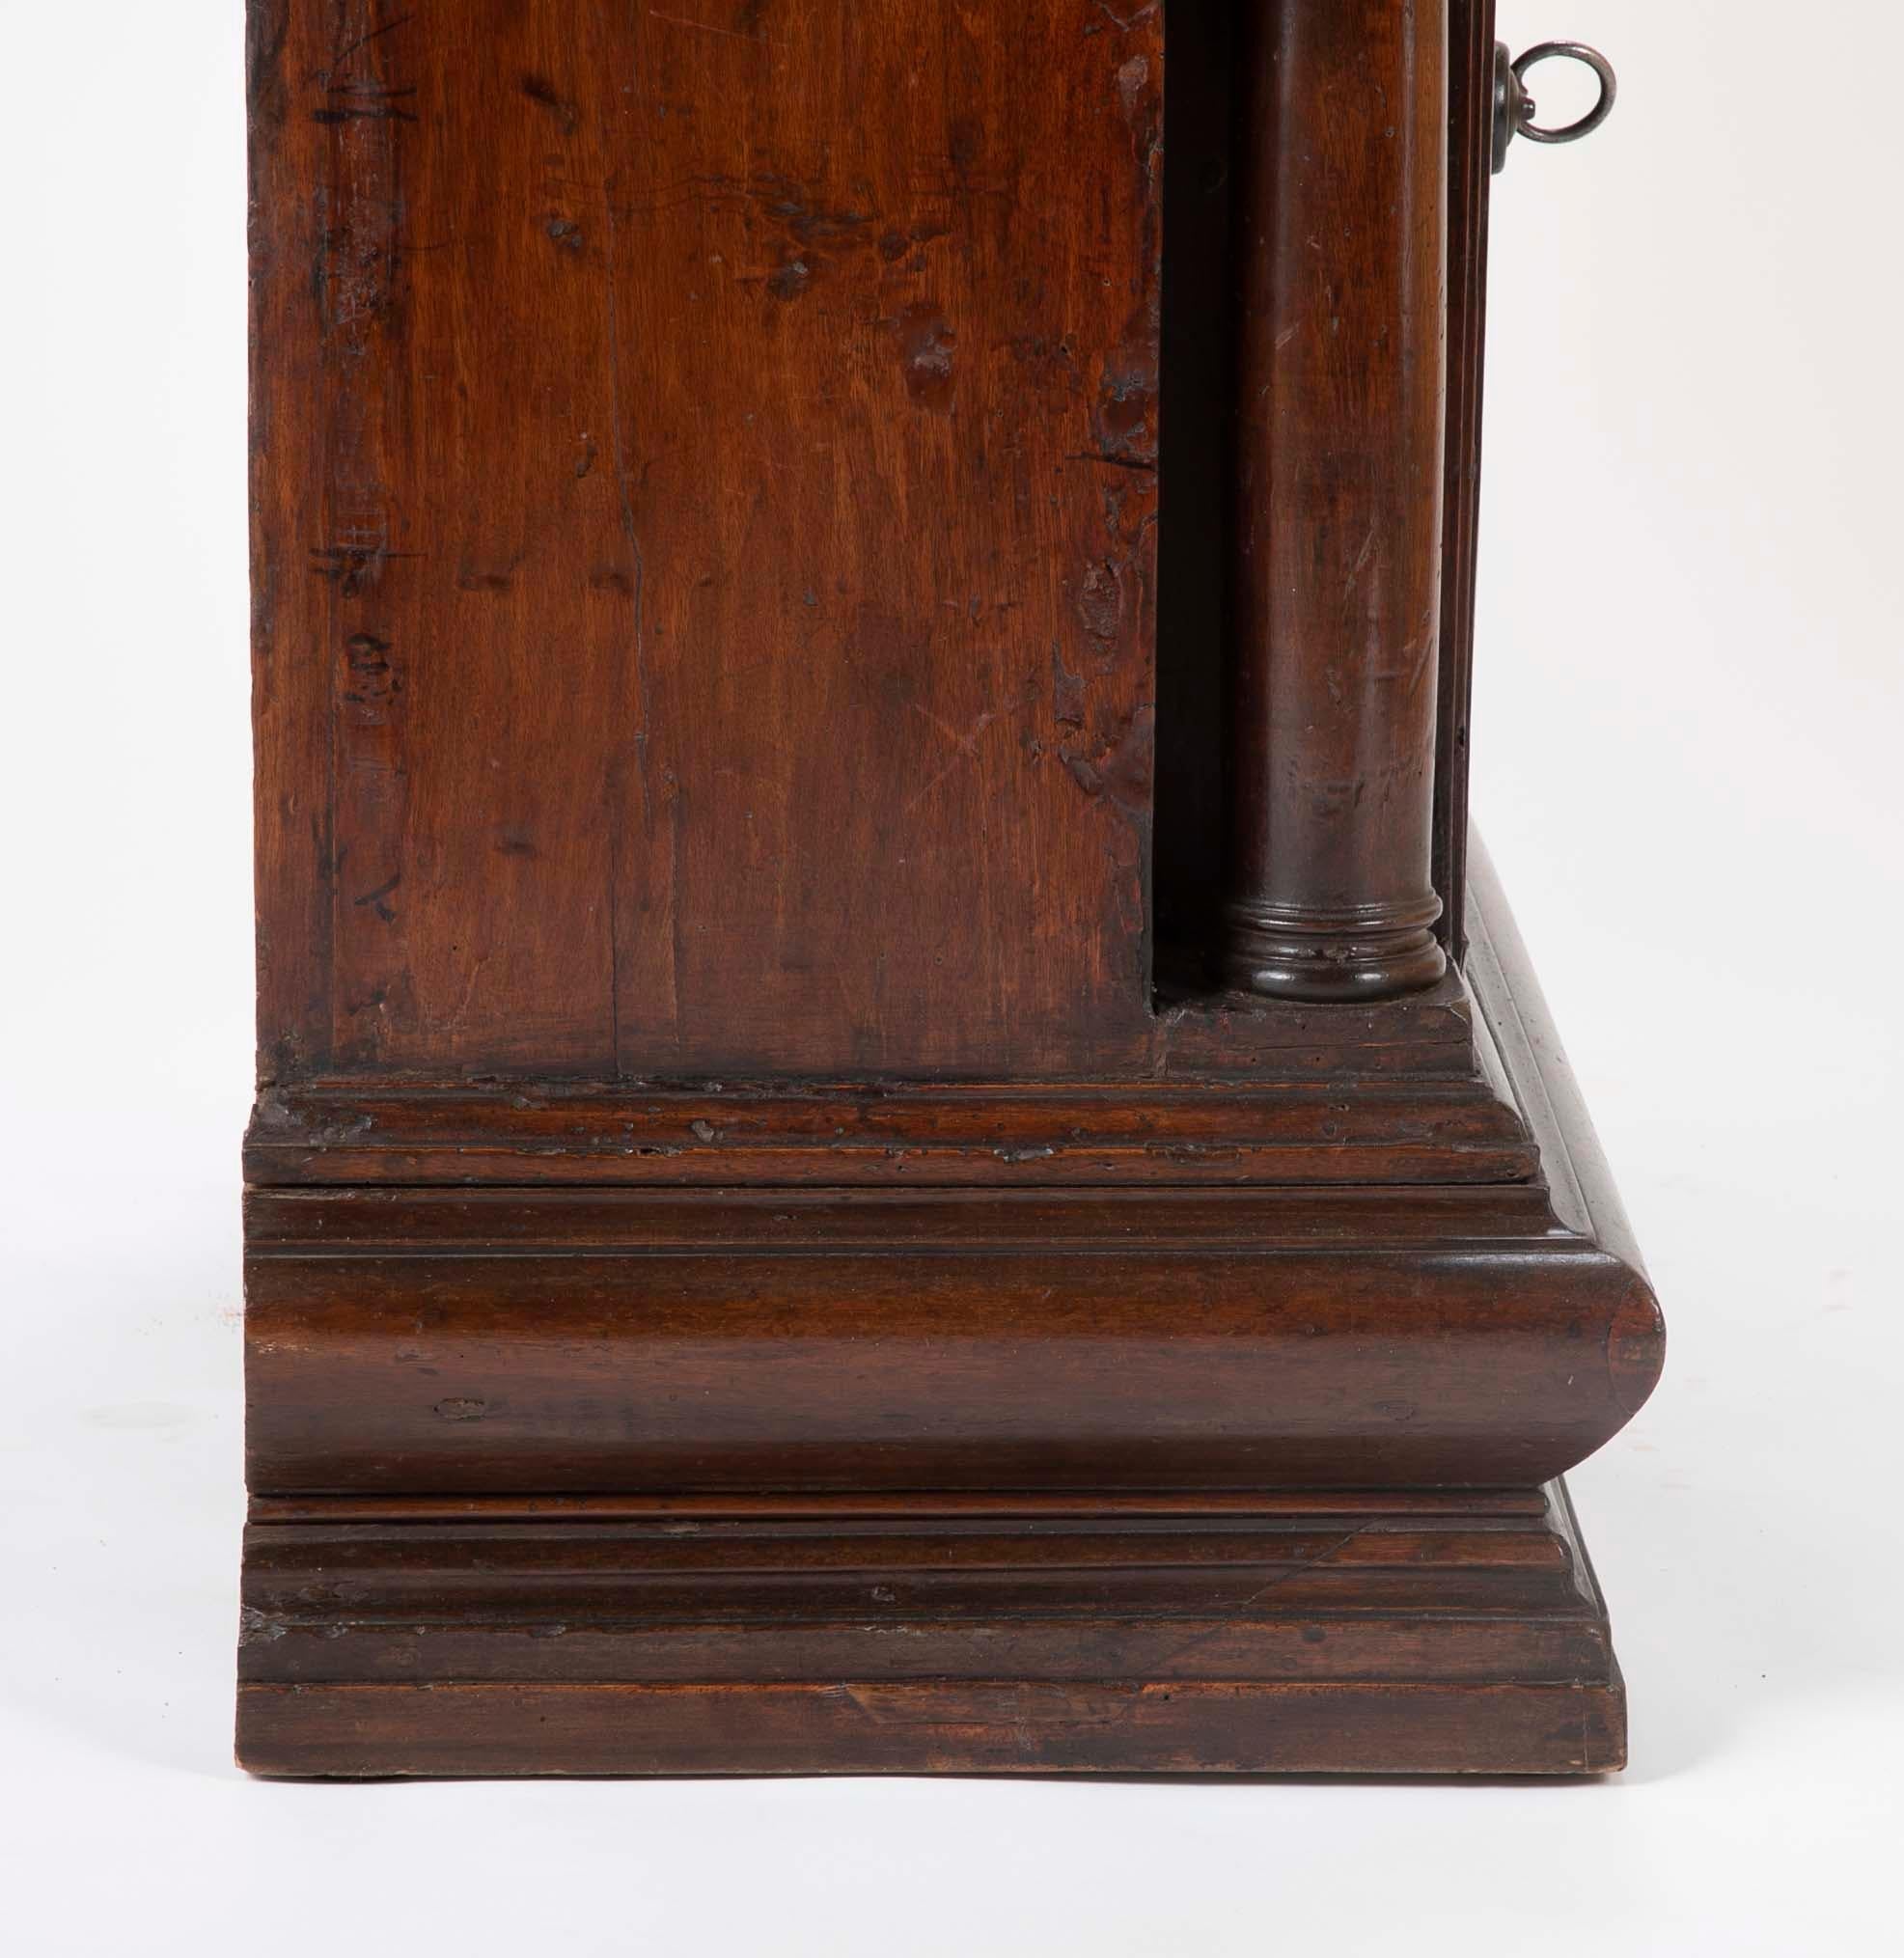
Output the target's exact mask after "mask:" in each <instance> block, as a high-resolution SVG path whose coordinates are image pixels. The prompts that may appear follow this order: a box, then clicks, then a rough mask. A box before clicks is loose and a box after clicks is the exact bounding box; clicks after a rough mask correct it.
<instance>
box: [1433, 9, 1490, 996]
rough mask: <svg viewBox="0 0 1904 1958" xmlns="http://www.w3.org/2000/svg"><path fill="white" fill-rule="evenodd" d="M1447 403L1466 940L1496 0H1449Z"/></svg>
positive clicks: (1462, 930) (1459, 927)
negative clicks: (1470, 722) (1470, 715)
mask: <svg viewBox="0 0 1904 1958" xmlns="http://www.w3.org/2000/svg"><path fill="white" fill-rule="evenodd" d="M1448 18H1449V30H1448V31H1449V75H1448V85H1449V117H1448V128H1449V159H1448V222H1449V281H1448V402H1447V424H1448V426H1447V443H1446V447H1447V459H1446V463H1445V477H1444V482H1443V488H1442V553H1441V566H1442V569H1441V659H1440V663H1439V664H1440V696H1441V697H1440V701H1439V703H1438V704H1437V709H1436V717H1435V826H1434V878H1435V889H1436V891H1437V892H1439V893H1440V894H1441V899H1442V915H1441V920H1440V923H1439V924H1438V926H1437V929H1438V930H1439V932H1440V934H1441V940H1442V943H1443V945H1445V946H1446V947H1448V948H1449V952H1450V954H1451V955H1452V956H1453V957H1454V958H1455V959H1456V960H1459V959H1460V958H1461V957H1462V956H1463V955H1464V954H1465V952H1466V951H1467V949H1468V931H1467V891H1468V709H1469V701H1470V698H1471V695H1472V692H1473V686H1474V665H1475V568H1476V562H1477V559H1478V538H1479V525H1480V502H1481V393H1482V388H1481V379H1482V366H1483V354H1484V343H1485V339H1486V331H1487V219H1488V193H1489V186H1490V185H1491V184H1492V182H1493V180H1494V179H1493V170H1494V31H1495V30H1494V0H1449V10H1448Z"/></svg>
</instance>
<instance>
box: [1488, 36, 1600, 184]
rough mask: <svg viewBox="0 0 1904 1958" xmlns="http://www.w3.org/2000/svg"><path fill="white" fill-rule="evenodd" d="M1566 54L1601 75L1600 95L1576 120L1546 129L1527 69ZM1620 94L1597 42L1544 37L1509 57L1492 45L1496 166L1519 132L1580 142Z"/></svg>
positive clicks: (1539, 140)
mask: <svg viewBox="0 0 1904 1958" xmlns="http://www.w3.org/2000/svg"><path fill="white" fill-rule="evenodd" d="M1560 57H1564V58H1565V59H1566V60H1568V61H1577V62H1580V63H1582V64H1583V65H1584V66H1586V67H1587V68H1590V69H1592V70H1593V72H1594V73H1595V74H1596V75H1597V76H1599V78H1600V96H1599V99H1598V100H1597V101H1596V102H1595V103H1594V104H1593V106H1592V107H1591V108H1590V109H1588V110H1587V113H1586V115H1584V116H1582V117H1581V118H1580V120H1579V121H1578V122H1575V123H1569V124H1566V125H1565V127H1564V128H1559V129H1543V128H1541V127H1540V126H1539V125H1538V124H1536V123H1535V122H1534V120H1533V119H1534V117H1535V115H1536V114H1538V113H1539V111H1538V105H1537V104H1536V103H1535V101H1534V99H1533V97H1531V95H1529V94H1528V92H1527V74H1528V70H1529V69H1531V68H1532V67H1533V66H1534V65H1535V64H1536V63H1537V62H1543V61H1553V60H1555V59H1557V58H1560ZM1618 93H1619V78H1618V77H1617V76H1616V75H1615V74H1614V65H1613V63H1612V62H1610V61H1609V60H1608V59H1607V57H1606V56H1605V55H1604V54H1602V53H1601V52H1600V50H1599V49H1598V48H1597V47H1588V46H1587V43H1586V42H1585V41H1542V42H1540V44H1539V45H1538V46H1537V47H1531V48H1529V49H1528V51H1527V52H1526V53H1525V54H1524V55H1522V56H1521V57H1520V58H1519V59H1518V60H1512V61H1510V60H1509V59H1508V55H1507V49H1506V47H1505V46H1504V44H1501V43H1497V44H1496V46H1495V50H1494V167H1495V169H1496V170H1497V171H1499V170H1500V169H1501V168H1502V166H1503V165H1504V164H1505V162H1506V161H1507V146H1508V145H1509V144H1510V143H1511V142H1512V141H1513V140H1514V138H1515V137H1516V136H1525V137H1526V138H1527V139H1528V141H1529V142H1530V143H1578V142H1579V141H1580V139H1581V138H1582V137H1583V136H1590V135H1591V134H1592V133H1593V131H1594V130H1595V129H1597V128H1598V127H1599V126H1600V124H1602V123H1604V122H1605V121H1606V120H1607V118H1608V117H1609V116H1610V115H1612V114H1613V110H1614V97H1615V96H1617V95H1618Z"/></svg>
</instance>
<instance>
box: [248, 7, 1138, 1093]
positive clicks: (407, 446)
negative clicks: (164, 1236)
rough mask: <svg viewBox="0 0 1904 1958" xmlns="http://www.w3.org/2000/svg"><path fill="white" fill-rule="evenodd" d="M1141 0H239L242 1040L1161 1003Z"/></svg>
mask: <svg viewBox="0 0 1904 1958" xmlns="http://www.w3.org/2000/svg"><path fill="white" fill-rule="evenodd" d="M1125 17H1126V16H1123V14H1122V13H1121V10H1106V9H1104V8H1101V7H1098V6H1096V5H1094V4H1093V0H1049V4H1041V5H1039V6H1037V7H1033V8H1021V7H1015V6H1005V5H1003V4H986V5H980V6H977V7H974V6H970V5H953V4H952V0H907V4H905V5H902V6H890V7H876V8H864V7H849V6H845V5H829V6H821V7H818V8H813V7H806V8H801V9H790V8H783V7H781V6H780V5H779V4H777V0H766V4H764V5H760V6H749V7H745V8H741V9H738V10H736V9H734V8H732V7H726V8H722V7H714V8H712V9H709V8H708V7H706V6H704V5H695V4H689V5H679V6H675V7H672V8H667V9H662V8H658V7H653V6H649V5H648V4H647V0H633V4H626V5H624V4H614V5H610V4H607V0H561V4H555V0H538V4H534V5H524V4H522V0H417V4H415V5H413V6H407V7H404V8H395V7H392V6H388V5H379V4H377V0H255V4H254V6H253V10H252V54H253V59H252V90H253V99H254V103H255V116H254V173H255V176H254V212H255V215H254V242H255V254H256V256H255V274H256V276H255V282H254V293H255V302H254V303H255V317H254V328H255V343H254V344H255V346H256V348H257V349H258V354H257V367H256V392H255V418H254V425H253V426H254V456H255V462H254V478H253V481H254V495H255V504H256V510H257V517H256V525H255V538H254V562H255V565H256V577H257V593H258V606H257V658H258V723H257V725H258V744H259V754H260V759H261V769H262V780H263V782H264V784H265V789H264V792H263V794H262V796H261V800H260V848H259V860H258V861H259V868H258V890H259V903H260V911H261V917H262V932H261V945H262V961H261V985H262V1030H261V1032H262V1052H263V1056H264V1069H265V1072H266V1075H267V1077H269V1078H284V1077H287V1076H290V1075H294V1074H297V1073H301V1072H303V1071H306V1070H308V1069H310V1068H312V1067H314V1066H322V1067H329V1068H333V1069H337V1068H343V1069H348V1070H356V1071H364V1070H381V1069H389V1068H418V1067H422V1068H426V1069H428V1068H437V1067H444V1068H448V1069H450V1070H451V1071H455V1070H457V1069H459V1068H462V1067H464V1066H469V1065H480V1066H483V1067H489V1068H502V1069H506V1070H511V1071H520V1070H532V1071H535V1072H538V1073H541V1074H545V1075H562V1074H580V1075H584V1076H588V1077H593V1078H602V1077H610V1078H612V1077H614V1076H616V1075H618V1074H621V1073H624V1072H626V1073H633V1074H649V1073H652V1072H654V1071H656V1070H657V1069H668V1070H671V1071H676V1072H720V1071H730V1070H734V1069H739V1068H746V1067H751V1068H755V1069H765V1070H767V1071H770V1072H786V1071H792V1072H800V1071H805V1070H813V1069H842V1068H873V1069H882V1070H901V1071H903V1070H907V1069H931V1068H939V1067H952V1068H954V1069H958V1068H964V1067H969V1066H970V1065H971V1064H972V1062H973V1059H974V1057H975V1056H978V1055H981V1054H982V1055H985V1056H987V1057H989V1062H988V1065H989V1067H990V1069H991V1070H992V1071H997V1072H1003V1073H1007V1074H1010V1073H1024V1074H1027V1075H1032V1076H1035V1075H1037V1074H1039V1073H1040V1072H1044V1071H1049V1070H1053V1069H1056V1070H1058V1071H1061V1072H1062V1071H1066V1070H1077V1069H1081V1068H1083V1069H1090V1068H1093V1067H1105V1066H1115V1065H1117V1064H1118V1063H1119V1062H1127V1061H1131V1060H1135V1059H1137V1058H1138V1057H1140V1056H1141V1055H1142V1054H1143V1052H1144V1050H1145V1046H1146V1043H1147V1041H1148V1038H1149V1034H1150V1021H1149V1014H1148V999H1147V982H1148V956H1149V954H1148V934H1147V924H1146V908H1145V877H1146V873H1147V872H1146V850H1147V833H1148V822H1149V792H1148V783H1149V771H1150V743H1151V723H1152V718H1153V703H1154V699H1155V682H1154V673H1153V650H1152V633H1151V629H1150V623H1149V621H1150V616H1151V610H1152V606H1153V603H1154V583H1155V580H1154V568H1153V566H1154V516H1155V506H1156V488H1155V462H1156V418H1155V399H1156V393H1157V359H1158V354H1157V330H1158V329H1157V306H1158V281H1159V262H1160V251H1161V230H1160V218H1159V198H1160V183H1161V149H1160V144H1161V133H1160V129H1161V125H1160V97H1161V88H1162V31H1161V19H1160V16H1159V14H1158V12H1157V10H1156V9H1154V8H1148V9H1145V8H1140V9H1135V10H1132V11H1131V13H1130V14H1129V15H1128V16H1127V18H1128V24H1121V22H1122V20H1123V19H1124V18H1125ZM736 19H738V20H739V23H740V24H739V25H737V26H736V24H735V21H736ZM954 839H955V840H956V841H957V846H956V847H955V848H952V847H948V844H949V842H951V841H952V840H954Z"/></svg>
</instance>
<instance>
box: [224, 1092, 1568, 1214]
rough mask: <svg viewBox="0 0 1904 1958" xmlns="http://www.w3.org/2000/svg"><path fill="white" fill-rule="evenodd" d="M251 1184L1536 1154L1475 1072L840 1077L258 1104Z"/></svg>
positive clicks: (1214, 1173) (1355, 1179) (1309, 1171)
mask: <svg viewBox="0 0 1904 1958" xmlns="http://www.w3.org/2000/svg"><path fill="white" fill-rule="evenodd" d="M245 1159H246V1165H247V1168H248V1170H249V1172H250V1173H251V1175H252V1176H253V1177H254V1179H256V1180H257V1181H259V1182H260V1183H274V1184H290V1185H297V1184H311V1183H344V1184H360V1183H406V1184H417V1183H513V1182H520V1181H524V1180H530V1181H535V1182H540V1183H557V1182H581V1183H589V1184H607V1183H623V1184H632V1185H642V1186H648V1185H655V1184H706V1185H725V1184H734V1183H759V1184H767V1185H774V1186H782V1185H788V1186H792V1185H814V1186H821V1187H837V1186H844V1185H856V1184H888V1185H896V1186H897V1185H907V1186H910V1185H916V1184H933V1183H937V1184H948V1185H958V1186H961V1187H963V1186H971V1185H985V1184H997V1185H1000V1186H1003V1187H1007V1188H1025V1187H1041V1186H1044V1185H1049V1184H1053V1183H1062V1184H1083V1185H1091V1186H1102V1185H1113V1184H1152V1183H1180V1184H1193V1185H1195V1184H1206V1183H1236V1184H1250V1185H1256V1184H1290V1183H1359V1182H1390V1183H1484V1184H1501V1183H1512V1182H1517V1181H1522V1180H1525V1179H1528V1178H1531V1177H1532V1176H1533V1175H1535V1174H1536V1172H1537V1170H1538V1161H1539V1159H1538V1155H1537V1152H1536V1151H1535V1149H1534V1147H1533V1145H1532V1144H1531V1140H1530V1139H1529V1136H1528V1133H1527V1129H1526V1126H1525V1124H1524V1123H1523V1121H1522V1119H1521V1117H1520V1114H1519V1111H1518V1110H1517V1109H1516V1108H1515V1107H1514V1105H1513V1103H1512V1101H1511V1100H1510V1099H1509V1098H1508V1097H1507V1095H1506V1094H1505V1092H1504V1089H1502V1088H1500V1087H1498V1086H1496V1085H1495V1084H1494V1083H1492V1082H1489V1081H1487V1080H1485V1079H1483V1078H1481V1077H1479V1076H1476V1077H1475V1078H1472V1079H1469V1080H1465V1081H1445V1082H1437V1083H1434V1084H1432V1085H1430V1084H1428V1083H1424V1082H1422V1081H1419V1080H1417V1081H1415V1082H1412V1083H1401V1082H1393V1081H1385V1080H1372V1081H1363V1080H1351V1081H1339V1082H1337V1083H1335V1084H1333V1085H1328V1086H1321V1085H1318V1086H1316V1087H1313V1088H1311V1089H1309V1090H1308V1091H1306V1092H1305V1091H1302V1090H1300V1089H1291V1088H1287V1087H1285V1088H1283V1089H1281V1090H1280V1091H1270V1092H1265V1091H1262V1090H1260V1089H1259V1090H1257V1091H1256V1092H1253V1093H1248V1094H1240V1093H1239V1094H1223V1093H1213V1092H1208V1091H1203V1092H1199V1093H1182V1092H1174V1093H1173V1092H1171V1091H1169V1090H1164V1089H1144V1088H1125V1089H1115V1088H1100V1089H1062V1088H1057V1087H1050V1088H1046V1089H1042V1090H1031V1091H1028V1090H1024V1089H1018V1090H1013V1089H999V1088H981V1087H972V1088H965V1089H887V1088H883V1087H871V1088H868V1087H860V1088H858V1089H855V1088H853V1087H851V1086H842V1087H841V1088H837V1089H833V1090H832V1091H830V1092H829V1091H826V1090H824V1089H813V1090H809V1091H808V1092H806V1093H800V1092H798V1091H795V1090H786V1089H772V1090H764V1091H749V1090H748V1089H744V1088H735V1089H722V1091H720V1092H718V1093H708V1092H706V1091H700V1092H696V1091H694V1090H692V1089H679V1090H671V1089H643V1090H642V1091H641V1092H640V1093H638V1094H636V1095H632V1096H631V1095H628V1094H626V1093H620V1094H618V1093H616V1092H614V1091H612V1090H610V1089H606V1088H600V1087H596V1088H581V1089H567V1088H558V1087H554V1086H550V1085H543V1084H538V1085H537V1086H536V1087H535V1088H533V1089H529V1090H527V1091H525V1090H523V1089H487V1090H484V1089H449V1088H437V1089H389V1088H372V1089H362V1088H360V1089H354V1090H352V1089H338V1088H336V1087H328V1086H325V1085H321V1084H320V1085H317V1086H314V1087H313V1088H311V1089H302V1090H297V1089H292V1090H284V1091H279V1092H274V1093H271V1094H269V1095H267V1096H265V1097H264V1098H263V1099H262V1101H261V1103H260V1107H259V1111H258V1115H257V1118H256V1120H255V1121H254V1123H253V1126H252V1130H251V1134H250V1136H249V1138H248V1140H247V1144H246V1151H245Z"/></svg>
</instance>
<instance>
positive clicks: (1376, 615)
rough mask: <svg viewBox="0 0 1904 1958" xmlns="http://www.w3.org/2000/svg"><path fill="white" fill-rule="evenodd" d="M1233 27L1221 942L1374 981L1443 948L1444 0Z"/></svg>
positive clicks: (1290, 967)
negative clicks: (1233, 283) (1439, 832)
mask: <svg viewBox="0 0 1904 1958" xmlns="http://www.w3.org/2000/svg"><path fill="white" fill-rule="evenodd" d="M1238 32H1239V37H1240V46H1239V61H1238V73H1239V77H1240V90H1241V104H1240V116H1239V121H1238V124H1237V134H1236V167H1235V172H1234V178H1235V184H1236V195H1237V217H1236V231H1235V235H1234V255H1235V262H1236V268H1237V269H1236V279H1237V290H1238V294H1239V304H1238V307H1237V340H1236V373H1235V395H1234V400H1235V401H1236V404H1237V405H1236V414H1237V424H1236V430H1235V443H1234V461H1233V470H1232V480H1231V498H1232V505H1231V511H1230V526H1231V538H1232V562H1231V566H1230V576H1231V581H1232V615H1231V616H1232V626H1231V645H1230V648H1229V682H1228V683H1229V690H1230V692H1229V703H1228V704H1229V725H1230V757H1229V762H1230V767H1229V830H1228V845H1229V856H1228V905H1227V907H1226V920H1225V922H1226V931H1225V946H1224V963H1225V969H1226V973H1227V976H1228V979H1229V980H1230V981H1231V983H1233V984H1237V985H1241V986H1244V987H1247V988H1248V989H1250V990H1251V991H1254V992H1258V993H1265V994H1270V995H1273V996H1276V997H1280V998H1285V999H1298V1000H1358V999H1376V998H1381V997H1384V996H1386V995H1388V994H1391V993H1396V992H1402V991H1406V990H1407V989H1409V988H1411V987H1415V986H1421V985H1426V984H1430V983H1432V982H1433V981H1434V980H1435V979H1438V978H1439V977H1440V975H1441V973H1442V971H1443V968H1444V965H1445V960H1444V957H1443V954H1442V951H1441V948H1440V946H1439V945H1438V944H1437V943H1436V941H1435V938H1434V935H1433V930H1432V927H1433V925H1434V923H1435V920H1436V918H1437V917H1438V916H1439V915H1440V911H1441V901H1440V899H1439V898H1438V897H1437V896H1436V895H1435V891H1434V888H1433V883H1432V880H1431V874H1430V849H1431V833H1432V818H1433V797H1434V747H1435V693H1436V659H1437V648H1438V639H1439V615H1440V588H1441V542H1442V521H1441V516H1442V461H1443V456H1442V437H1443V394H1444V357H1443V355H1444V340H1445V335H1446V321H1447V284H1448V271H1447V261H1448V236H1447V171H1448V161H1447V158H1448V127H1447V121H1448V25H1447V7H1446V4H1445V0H1333V4H1330V5H1316V4H1314V0H1252V4H1250V5H1248V6H1246V7H1245V8H1244V9H1243V10H1242V12H1241V17H1240V18H1239V21H1238Z"/></svg>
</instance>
